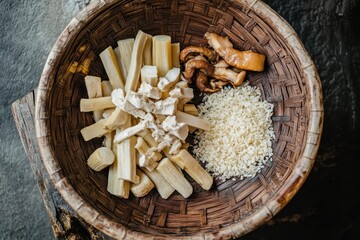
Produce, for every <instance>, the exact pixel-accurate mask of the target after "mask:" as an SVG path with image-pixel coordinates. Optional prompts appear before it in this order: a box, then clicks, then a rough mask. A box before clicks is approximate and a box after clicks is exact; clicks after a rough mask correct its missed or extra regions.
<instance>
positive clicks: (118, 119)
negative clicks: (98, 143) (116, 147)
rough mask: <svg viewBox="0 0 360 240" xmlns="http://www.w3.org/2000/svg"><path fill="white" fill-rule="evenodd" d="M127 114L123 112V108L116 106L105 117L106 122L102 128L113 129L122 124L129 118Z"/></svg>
mask: <svg viewBox="0 0 360 240" xmlns="http://www.w3.org/2000/svg"><path fill="white" fill-rule="evenodd" d="M129 117H130V116H129V114H128V113H126V112H124V111H123V110H121V109H119V108H116V109H115V110H114V111H113V112H112V114H111V116H110V117H108V118H107V119H106V123H105V125H104V128H106V129H109V130H115V128H117V127H119V126H121V125H123V124H125V123H126V121H127V120H128V118H129Z"/></svg>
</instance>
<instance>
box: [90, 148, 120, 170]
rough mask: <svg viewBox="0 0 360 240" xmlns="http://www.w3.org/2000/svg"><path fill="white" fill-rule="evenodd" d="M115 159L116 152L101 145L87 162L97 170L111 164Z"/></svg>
mask: <svg viewBox="0 0 360 240" xmlns="http://www.w3.org/2000/svg"><path fill="white" fill-rule="evenodd" d="M114 159H115V155H114V153H113V152H112V151H111V149H109V148H107V147H100V148H98V149H96V150H95V151H94V152H93V153H92V154H91V155H90V157H89V158H88V160H87V164H88V165H89V167H90V168H91V169H93V170H95V171H97V172H99V171H101V170H103V169H104V168H106V167H108V166H110V165H111V164H112V163H113V162H114Z"/></svg>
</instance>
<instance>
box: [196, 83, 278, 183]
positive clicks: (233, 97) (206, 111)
mask: <svg viewBox="0 0 360 240" xmlns="http://www.w3.org/2000/svg"><path fill="white" fill-rule="evenodd" d="M198 109H199V113H200V117H201V118H203V119H206V120H208V121H209V122H210V131H201V130H199V131H197V132H196V133H195V141H194V143H195V145H194V149H193V153H194V154H195V156H196V158H197V159H198V160H199V161H201V162H204V163H206V169H207V170H208V171H210V172H211V173H212V174H213V176H219V177H220V178H221V179H224V180H225V179H229V178H233V177H240V178H241V179H243V178H245V177H254V176H255V175H256V173H258V172H259V171H260V170H261V169H262V168H263V167H264V164H265V163H266V162H267V161H269V160H271V158H272V154H273V153H272V147H271V145H272V139H274V137H275V135H274V131H273V127H272V121H271V117H272V115H273V104H271V103H268V102H266V101H262V99H261V93H260V90H259V89H258V88H257V87H252V86H250V85H249V84H248V83H244V84H243V85H242V86H240V87H237V88H236V89H234V88H224V89H222V90H221V91H220V92H218V93H213V94H209V95H206V96H205V97H204V102H203V103H202V104H200V105H199V106H198Z"/></svg>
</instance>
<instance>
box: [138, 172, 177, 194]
mask: <svg viewBox="0 0 360 240" xmlns="http://www.w3.org/2000/svg"><path fill="white" fill-rule="evenodd" d="M141 169H142V170H143V171H144V173H145V174H146V175H147V176H148V177H149V178H150V180H151V181H152V182H153V183H154V185H155V188H156V189H157V191H158V192H159V194H160V196H161V197H162V198H163V199H168V198H169V197H170V195H171V194H172V193H173V192H174V191H175V188H173V187H172V186H171V185H170V184H169V183H168V182H167V181H166V180H165V178H164V177H163V176H162V175H161V174H160V173H159V171H158V170H156V169H154V171H152V172H150V171H148V170H147V169H146V168H141Z"/></svg>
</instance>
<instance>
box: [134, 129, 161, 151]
mask: <svg viewBox="0 0 360 240" xmlns="http://www.w3.org/2000/svg"><path fill="white" fill-rule="evenodd" d="M137 135H138V136H139V137H142V138H143V139H144V140H145V141H146V142H147V144H148V145H149V146H150V147H152V148H157V147H158V145H159V143H158V142H157V141H155V139H154V137H153V136H152V135H151V132H150V130H148V129H146V130H144V131H142V132H139V133H138V134H137Z"/></svg>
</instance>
